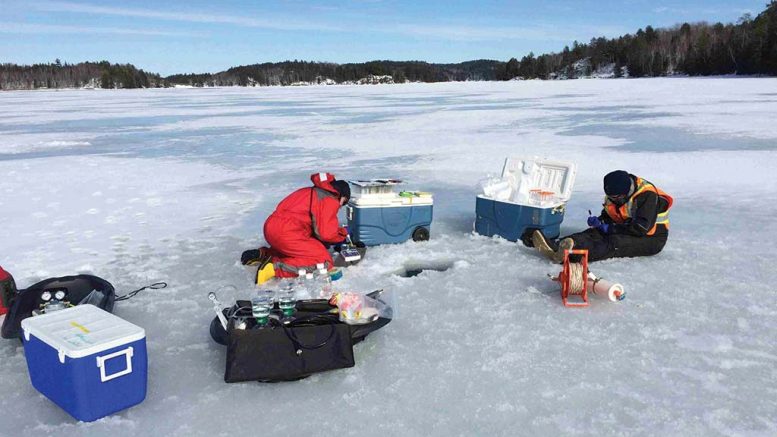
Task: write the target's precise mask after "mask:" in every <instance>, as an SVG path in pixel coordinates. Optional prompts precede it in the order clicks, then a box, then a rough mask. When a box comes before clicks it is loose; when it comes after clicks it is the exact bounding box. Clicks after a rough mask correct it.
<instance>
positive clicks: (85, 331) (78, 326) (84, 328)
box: [70, 322, 89, 334]
mask: <svg viewBox="0 0 777 437" xmlns="http://www.w3.org/2000/svg"><path fill="white" fill-rule="evenodd" d="M70 326H72V327H74V328H78V329H80V330H81V332H83V333H84V334H88V333H89V330H88V329H86V326H84V325H82V324H80V323H77V322H70Z"/></svg>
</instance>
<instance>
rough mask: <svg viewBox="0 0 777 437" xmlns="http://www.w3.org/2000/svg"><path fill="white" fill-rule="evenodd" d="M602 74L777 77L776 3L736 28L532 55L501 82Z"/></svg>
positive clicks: (688, 29)
mask: <svg viewBox="0 0 777 437" xmlns="http://www.w3.org/2000/svg"><path fill="white" fill-rule="evenodd" d="M597 73H598V74H599V75H603V76H612V77H620V76H622V75H626V74H627V75H628V76H630V77H653V76H664V75H671V74H688V75H691V76H706V75H720V74H745V75H753V74H761V75H772V76H774V75H777V0H772V1H771V2H770V3H769V4H768V5H767V6H766V10H765V11H764V12H762V13H760V14H759V15H758V16H757V17H756V18H753V17H752V16H751V15H749V14H746V15H744V16H743V17H742V18H740V19H739V21H738V23H737V24H722V23H716V24H708V23H696V24H689V23H684V24H682V25H678V26H675V27H673V28H670V29H653V28H652V27H651V26H647V27H646V28H645V29H644V30H642V29H640V30H638V31H637V33H636V34H635V35H625V36H622V37H620V38H616V39H606V38H594V39H592V40H591V42H590V43H588V44H578V43H577V42H575V44H574V45H573V46H572V48H571V49H570V48H569V47H565V48H564V50H563V51H562V52H561V53H551V54H545V55H541V56H538V57H535V56H534V54H533V53H530V54H529V55H527V56H524V57H523V59H521V60H520V61H519V60H517V59H515V58H513V59H510V60H509V61H508V62H507V64H505V67H504V70H503V71H501V72H500V73H499V78H500V79H502V80H509V79H513V78H516V77H522V78H525V79H534V78H540V79H554V78H570V79H572V78H576V77H582V76H591V75H597Z"/></svg>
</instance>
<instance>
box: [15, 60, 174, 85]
mask: <svg viewBox="0 0 777 437" xmlns="http://www.w3.org/2000/svg"><path fill="white" fill-rule="evenodd" d="M160 86H165V81H164V80H163V79H162V78H161V77H160V76H159V75H158V74H153V73H146V72H145V71H143V70H140V69H138V68H135V66H133V65H131V64H111V63H109V62H107V61H102V62H80V63H78V64H68V63H62V62H60V60H59V59H57V60H56V61H55V62H53V63H51V64H35V65H15V64H0V89H3V90H30V89H37V88H82V87H94V88H152V87H160Z"/></svg>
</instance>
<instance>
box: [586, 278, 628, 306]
mask: <svg viewBox="0 0 777 437" xmlns="http://www.w3.org/2000/svg"><path fill="white" fill-rule="evenodd" d="M588 289H589V290H591V291H592V292H593V293H594V294H595V295H597V296H607V298H608V299H610V300H611V301H612V302H617V301H619V300H623V299H625V298H626V291H625V290H624V289H623V285H621V284H614V283H612V282H610V281H606V280H604V279H602V278H599V277H597V276H596V275H594V274H593V273H591V272H588Z"/></svg>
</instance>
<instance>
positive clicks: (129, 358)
mask: <svg viewBox="0 0 777 437" xmlns="http://www.w3.org/2000/svg"><path fill="white" fill-rule="evenodd" d="M121 355H124V356H125V358H126V359H127V366H126V368H125V369H124V370H122V371H120V372H116V373H114V374H112V375H106V374H105V362H106V361H108V360H110V359H112V358H116V357H118V356H121ZM132 355H133V349H132V346H130V347H128V348H127V349H124V350H122V351H118V352H114V353H112V354H109V355H104V356H102V357H97V367H99V368H100V382H106V381H110V380H111V379H115V378H118V377H120V376H124V375H129V374H130V373H132Z"/></svg>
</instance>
